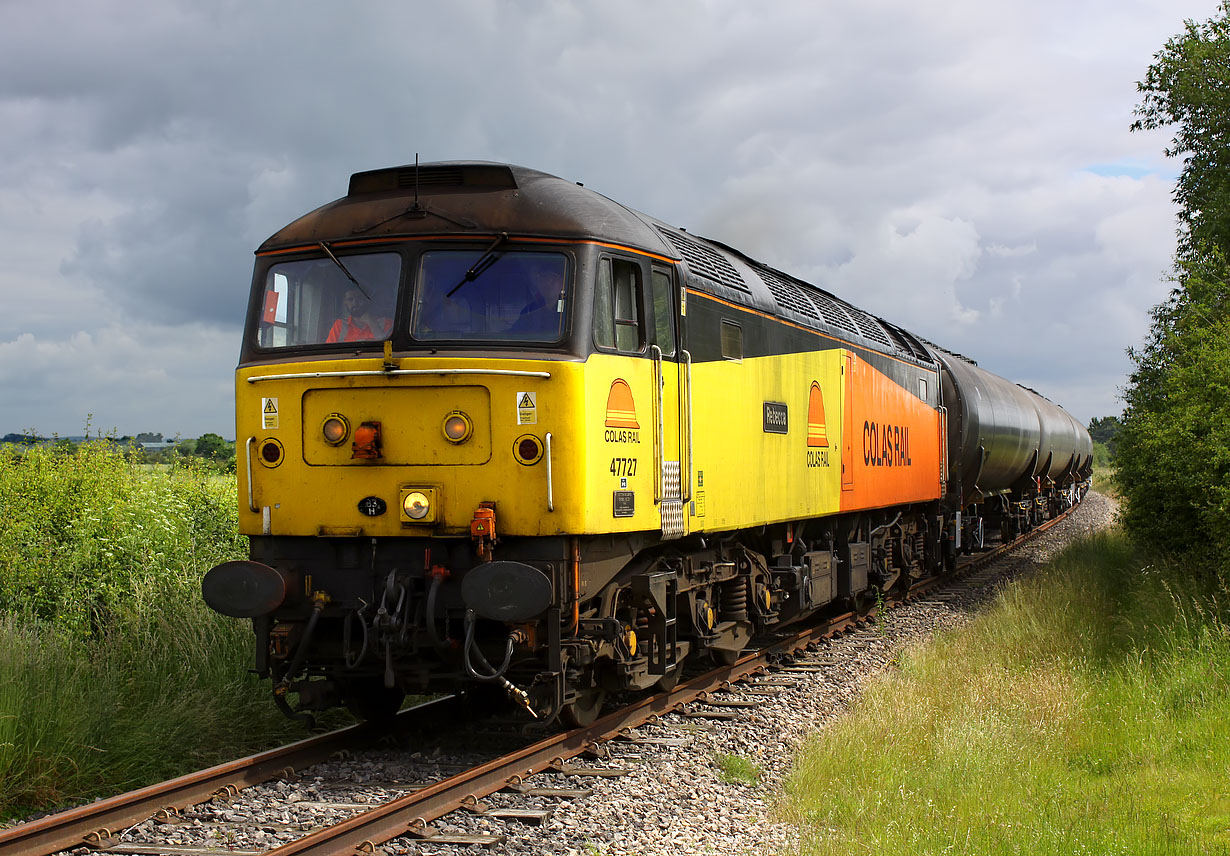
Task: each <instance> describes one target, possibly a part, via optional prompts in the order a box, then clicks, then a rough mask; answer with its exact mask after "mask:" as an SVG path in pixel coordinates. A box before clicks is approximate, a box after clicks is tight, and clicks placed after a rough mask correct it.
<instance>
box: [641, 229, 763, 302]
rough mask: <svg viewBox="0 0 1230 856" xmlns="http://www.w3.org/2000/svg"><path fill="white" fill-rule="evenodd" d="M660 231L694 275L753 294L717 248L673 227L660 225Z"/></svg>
mask: <svg viewBox="0 0 1230 856" xmlns="http://www.w3.org/2000/svg"><path fill="white" fill-rule="evenodd" d="M658 231H659V232H661V233H662V235H663V237H665V238H666V240H667V241H669V242H670V244H671V246H673V247H674V248H675V251H676V252H677V253H679V255H681V256H683V257H684V259H685V260H686V261H687V263H688V269H689V270H690V271H691V273H692V274H693V275H694V276H700V277H704V278H705V279H708V280H711V281H712V282H715V283H718V284H720V285H725V286H727V287H729V288H733V289H736V290H738V291H742V292H743V293H744V294H751V290H750V289H749V288H748V287H747V283H745V282H744V281H743V277H741V276H739V272H738V271H737V270H735V266H734V265H732V264H731V263H730V261H729V260H728V259H727V258H726V257H725V256H723V255H722V254H721V253H719V252H718V251H717V250H715V249H713V248H712V247H709V246H707V245H705V244H702V243H701V242H700V241H694V240H692V239H691V238H687V237H684V236H683V235H682V234H680V233H679V232H677V231H675V230H673V229H664V228H662V227H661V226H659V227H658Z"/></svg>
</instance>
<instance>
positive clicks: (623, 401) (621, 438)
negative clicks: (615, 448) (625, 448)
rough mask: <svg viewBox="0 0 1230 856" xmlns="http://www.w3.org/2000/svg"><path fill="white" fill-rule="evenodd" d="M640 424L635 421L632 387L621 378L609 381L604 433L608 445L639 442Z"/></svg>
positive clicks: (634, 402)
mask: <svg viewBox="0 0 1230 856" xmlns="http://www.w3.org/2000/svg"><path fill="white" fill-rule="evenodd" d="M640 428H641V423H639V422H637V421H636V401H634V400H633V398H632V387H630V386H628V382H627V381H626V380H624V379H623V378H619V377H617V378H615V380H613V381H611V391H610V392H608V393H607V395H606V433H605V434H604V437H605V439H606V441H607V442H608V443H639V442H641V431H640Z"/></svg>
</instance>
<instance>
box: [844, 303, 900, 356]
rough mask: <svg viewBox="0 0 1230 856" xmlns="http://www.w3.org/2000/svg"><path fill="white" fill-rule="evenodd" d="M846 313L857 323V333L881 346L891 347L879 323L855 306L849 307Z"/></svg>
mask: <svg viewBox="0 0 1230 856" xmlns="http://www.w3.org/2000/svg"><path fill="white" fill-rule="evenodd" d="M846 311H847V312H849V313H850V314H851V315H853V316H854V320H855V321H856V322H857V323H858V329H859V332H860V333H862V334H863V335H864V336H866V337H867V338H868V339H871V340H873V341H876V342H879V343H880V344H882V345H888V346H889V347H892V346H893V341H892V339H890V338H888V334H887V333H885V332H884V328H883V327H881V326H880V322H879V321H877V320H876V319H874V318H872V317H871V316H870V315H868V314H867V313H866V312H864V311H863V310H861V309H859V308H858V307H856V306H849V307H847V308H846Z"/></svg>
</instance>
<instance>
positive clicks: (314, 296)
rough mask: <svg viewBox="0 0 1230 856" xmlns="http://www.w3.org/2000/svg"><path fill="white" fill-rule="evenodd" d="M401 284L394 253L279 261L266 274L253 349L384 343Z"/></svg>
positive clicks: (398, 257) (399, 271) (391, 323)
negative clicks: (337, 343) (349, 343)
mask: <svg viewBox="0 0 1230 856" xmlns="http://www.w3.org/2000/svg"><path fill="white" fill-rule="evenodd" d="M400 280H401V256H400V255H398V254H397V253H366V254H358V255H345V256H338V257H337V260H336V261H335V260H334V259H333V258H323V259H310V260H300V261H288V262H279V263H277V264H275V265H273V266H272V267H271V268H269V271H268V273H267V274H266V275H265V292H264V296H263V297H262V299H261V303H260V305H259V307H258V311H259V312H260V318H259V319H258V321H257V324H256V335H257V344H258V345H259V346H260V347H262V348H290V347H302V346H304V345H320V344H329V343H333V342H371V341H379V340H382V339H385V338H387V337H388V335H389V331H390V330H391V329H392V326H393V314H394V309H395V308H396V306H397V287H398V283H399V282H400Z"/></svg>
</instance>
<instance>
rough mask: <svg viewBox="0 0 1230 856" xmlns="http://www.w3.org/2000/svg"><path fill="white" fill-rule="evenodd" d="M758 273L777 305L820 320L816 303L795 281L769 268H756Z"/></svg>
mask: <svg viewBox="0 0 1230 856" xmlns="http://www.w3.org/2000/svg"><path fill="white" fill-rule="evenodd" d="M756 273H758V274H760V278H761V279H762V280H764V284H765V285H767V286H768V287H769V291H770V293H772V295H773V299H774V300H776V301H777V305H778V306H780V307H782V308H783V309H793V310H794V311H795V312H797V313H799V314H800V315H806V316H807V317H808V318H815V319H816V320H817V321H819V320H820V313H819V312H817V311H816V307H815V305H814V304H813V303H812V302H811V301H810V300H809V299H808V298H807V295H806V294H804V293H803V290H802V289H800V288H799V287H798V285H796V284H795V283H793V282H791V281H790V280H788V279H786V278H785V277H782V276H780V275H779V274H777V272H775V271H772V270H769V269H768V268H760V267H758V268H756Z"/></svg>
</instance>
